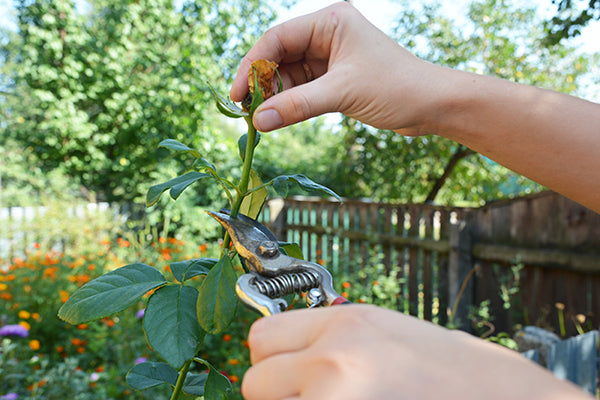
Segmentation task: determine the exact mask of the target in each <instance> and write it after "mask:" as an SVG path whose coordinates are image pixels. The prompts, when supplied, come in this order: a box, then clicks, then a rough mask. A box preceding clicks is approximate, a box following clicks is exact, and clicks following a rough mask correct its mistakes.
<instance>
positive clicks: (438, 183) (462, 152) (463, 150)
mask: <svg viewBox="0 0 600 400" xmlns="http://www.w3.org/2000/svg"><path fill="white" fill-rule="evenodd" d="M474 153H475V152H474V151H473V150H471V149H469V148H468V147H466V146H463V145H462V144H461V145H459V147H458V148H457V149H456V151H455V152H454V154H453V155H452V157H450V159H449V160H448V162H447V163H446V167H445V168H444V172H443V173H442V175H441V176H440V177H439V178H437V179H436V180H435V182H434V183H433V187H432V188H431V190H430V191H429V194H428V195H427V198H426V199H425V203H433V201H434V200H435V198H436V197H437V195H438V193H439V191H440V189H441V188H442V186H444V183H445V182H446V180H447V179H448V177H449V176H450V174H451V173H452V171H453V170H454V167H456V164H458V162H459V161H460V160H462V159H463V158H465V157H468V156H470V155H471V154H474Z"/></svg>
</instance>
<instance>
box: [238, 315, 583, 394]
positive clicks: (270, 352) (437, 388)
mask: <svg viewBox="0 0 600 400" xmlns="http://www.w3.org/2000/svg"><path fill="white" fill-rule="evenodd" d="M248 342H249V345H250V355H251V360H252V363H253V366H252V367H251V368H250V369H249V370H248V371H247V373H246V375H245V377H244V380H243V383H242V394H243V395H244V398H245V399H246V400H259V399H260V400H280V399H286V400H290V399H319V400H336V399H343V400H353V399H356V400H364V399H436V400H437V399H440V398H446V399H458V398H460V399H466V400H468V399H473V400H475V399H482V398H485V399H502V400H506V399H565V398H569V399H573V400H575V399H587V398H588V397H587V396H586V395H585V394H584V393H583V392H582V391H580V390H579V389H578V388H576V387H575V386H573V385H571V384H570V383H567V382H563V381H560V380H558V379H556V378H555V377H554V376H552V375H551V374H550V373H549V372H548V371H546V370H544V369H542V368H541V367H539V366H537V365H535V364H533V363H532V362H531V361H529V360H527V359H526V358H525V357H523V356H521V355H520V354H518V353H516V352H513V351H512V350H509V349H506V348H504V347H501V346H499V345H496V344H492V343H489V342H484V341H483V340H480V339H477V338H475V337H473V336H470V335H468V334H466V333H463V332H460V331H449V330H447V329H445V328H442V327H439V326H437V325H434V324H432V323H429V322H425V321H422V320H418V319H416V318H414V317H410V316H407V315H404V314H401V313H398V312H394V311H390V310H385V309H382V308H378V307H374V306H366V305H348V306H340V307H329V308H321V309H311V310H297V311H289V312H285V313H282V314H277V315H274V316H270V317H266V318H262V319H260V320H258V321H257V322H256V323H255V324H254V325H253V326H252V329H251V330H250V335H249V338H248Z"/></svg>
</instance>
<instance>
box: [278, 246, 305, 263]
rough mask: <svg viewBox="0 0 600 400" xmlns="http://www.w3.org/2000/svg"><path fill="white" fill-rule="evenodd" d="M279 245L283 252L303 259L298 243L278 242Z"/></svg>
mask: <svg viewBox="0 0 600 400" xmlns="http://www.w3.org/2000/svg"><path fill="white" fill-rule="evenodd" d="M279 247H281V249H282V250H283V252H284V253H285V254H287V255H288V256H290V257H294V258H297V259H299V260H304V254H302V249H300V246H299V245H298V243H290V242H279Z"/></svg>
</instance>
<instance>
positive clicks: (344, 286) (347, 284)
mask: <svg viewBox="0 0 600 400" xmlns="http://www.w3.org/2000/svg"><path fill="white" fill-rule="evenodd" d="M342 287H343V288H344V289H348V288H349V287H350V282H344V283H342Z"/></svg>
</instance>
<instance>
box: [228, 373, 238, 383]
mask: <svg viewBox="0 0 600 400" xmlns="http://www.w3.org/2000/svg"><path fill="white" fill-rule="evenodd" d="M239 380H240V378H238V376H237V375H229V381H230V382H231V383H236V382H239Z"/></svg>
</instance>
